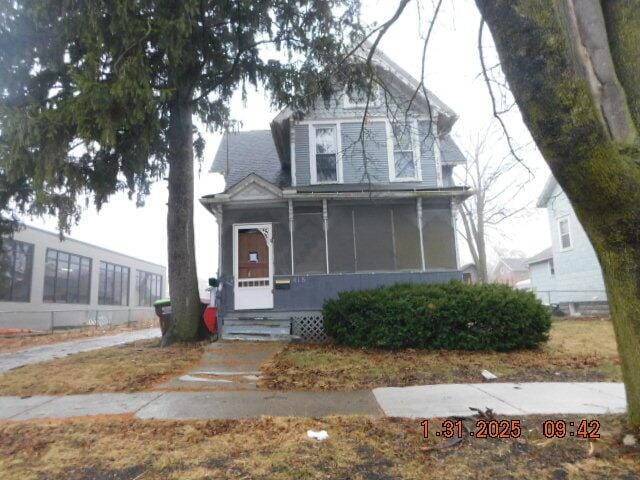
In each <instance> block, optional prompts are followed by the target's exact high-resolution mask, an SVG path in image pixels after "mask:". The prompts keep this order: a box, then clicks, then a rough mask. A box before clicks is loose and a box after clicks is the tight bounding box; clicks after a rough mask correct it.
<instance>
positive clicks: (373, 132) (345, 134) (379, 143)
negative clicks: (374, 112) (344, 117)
mask: <svg viewBox="0 0 640 480" xmlns="http://www.w3.org/2000/svg"><path fill="white" fill-rule="evenodd" d="M361 128H362V123H361V122H353V123H343V124H341V126H340V129H341V134H342V139H341V141H342V152H343V158H342V165H343V177H344V183H368V182H372V183H387V182H388V181H389V162H388V158H387V129H386V124H385V123H384V122H374V123H370V124H369V125H367V127H366V128H365V130H364V132H363V138H364V145H365V147H364V155H363V152H362V142H361V140H360V131H361ZM365 158H366V165H365V162H364V159H365ZM365 167H366V168H365Z"/></svg>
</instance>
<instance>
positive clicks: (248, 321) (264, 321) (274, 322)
mask: <svg viewBox="0 0 640 480" xmlns="http://www.w3.org/2000/svg"><path fill="white" fill-rule="evenodd" d="M224 324H225V325H227V326H231V325H263V326H267V327H283V326H290V325H291V320H289V319H288V318H287V319H276V318H225V319H224Z"/></svg>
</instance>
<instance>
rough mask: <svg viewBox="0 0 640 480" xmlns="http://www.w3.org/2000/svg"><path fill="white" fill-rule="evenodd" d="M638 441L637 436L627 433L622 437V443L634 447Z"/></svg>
mask: <svg viewBox="0 0 640 480" xmlns="http://www.w3.org/2000/svg"><path fill="white" fill-rule="evenodd" d="M636 443H637V440H636V437H635V436H633V435H631V434H630V433H627V434H626V435H625V436H624V438H623V439H622V444H623V445H624V446H625V447H633V446H634V445H635V444H636Z"/></svg>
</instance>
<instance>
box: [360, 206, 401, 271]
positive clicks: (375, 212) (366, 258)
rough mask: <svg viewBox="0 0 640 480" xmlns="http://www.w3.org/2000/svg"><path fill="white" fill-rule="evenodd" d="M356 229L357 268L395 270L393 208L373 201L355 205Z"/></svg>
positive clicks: (361, 269) (362, 269)
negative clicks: (367, 203) (363, 204)
mask: <svg viewBox="0 0 640 480" xmlns="http://www.w3.org/2000/svg"><path fill="white" fill-rule="evenodd" d="M353 211H354V217H355V230H356V270H357V271H358V272H370V271H393V270H395V269H396V268H395V264H396V261H395V258H394V248H393V232H392V226H391V209H390V208H389V206H388V205H386V206H385V205H380V204H376V203H371V204H370V205H365V206H357V207H354V209H353Z"/></svg>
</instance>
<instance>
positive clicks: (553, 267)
mask: <svg viewBox="0 0 640 480" xmlns="http://www.w3.org/2000/svg"><path fill="white" fill-rule="evenodd" d="M549 274H550V275H551V276H553V275H555V274H556V267H555V265H554V264H553V258H550V259H549Z"/></svg>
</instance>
